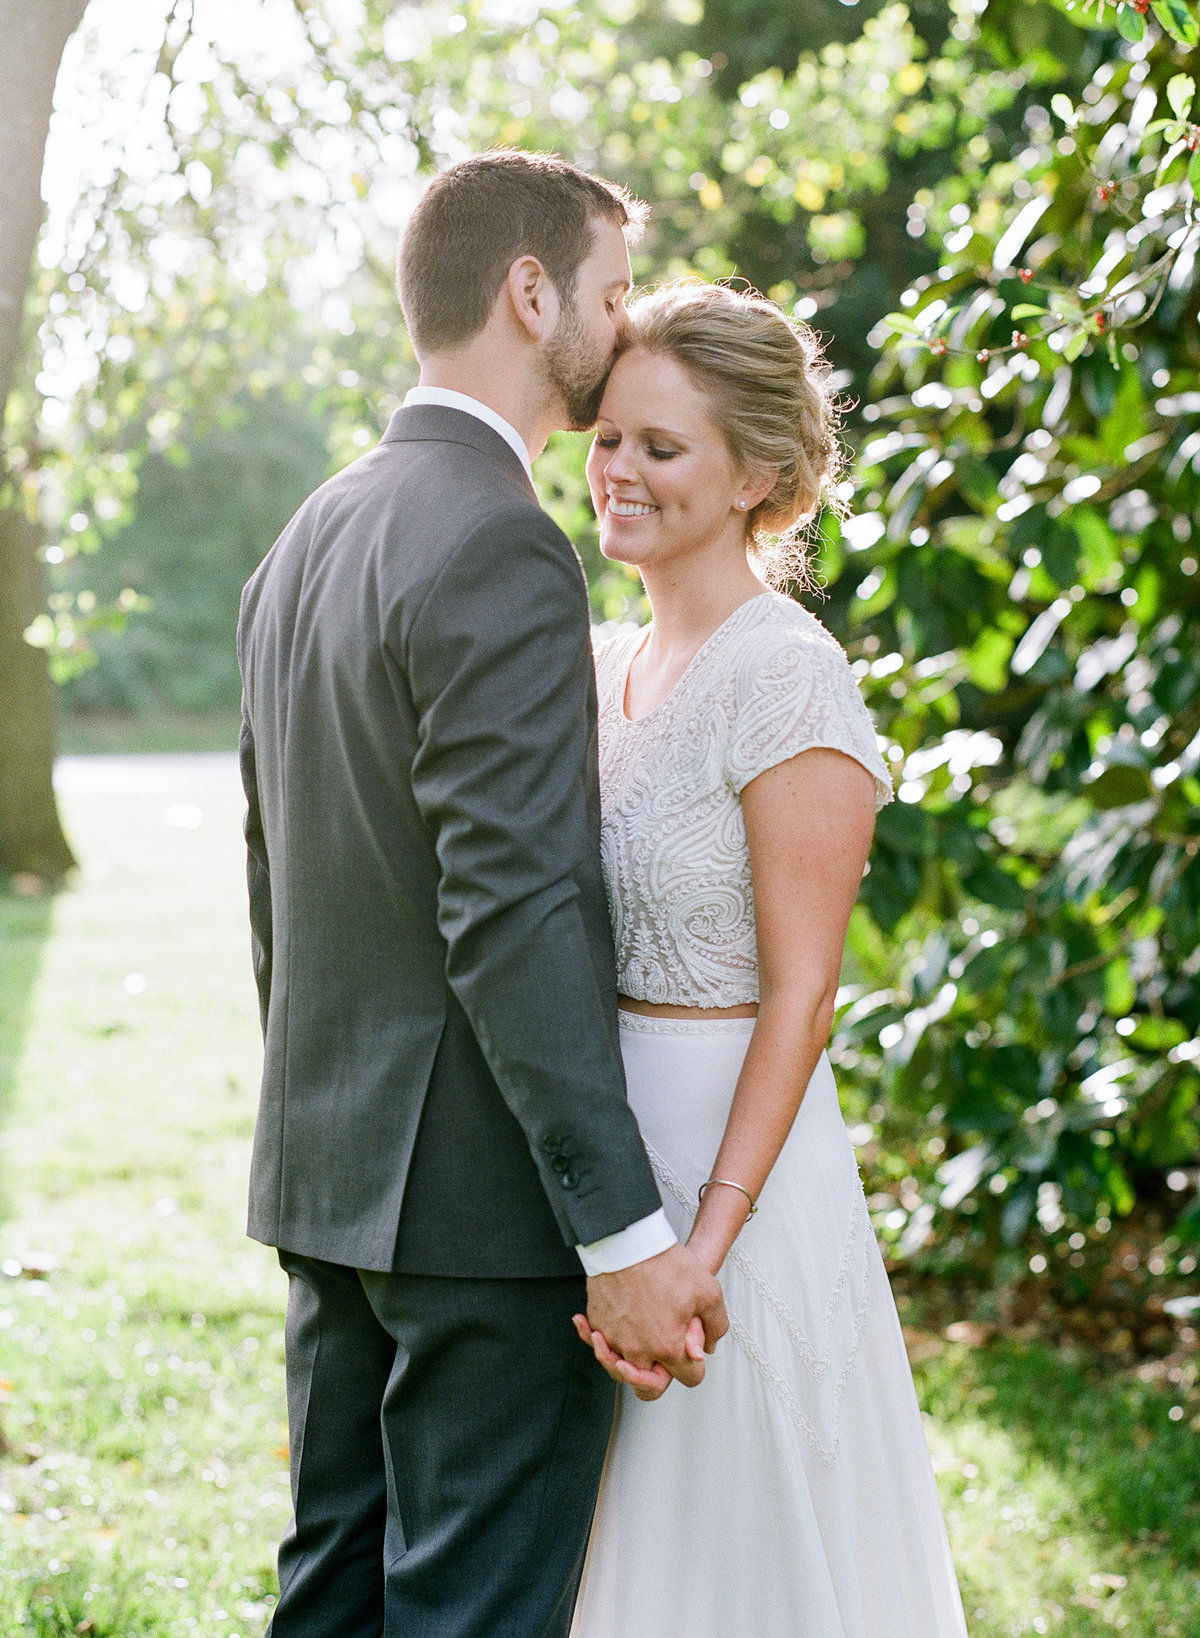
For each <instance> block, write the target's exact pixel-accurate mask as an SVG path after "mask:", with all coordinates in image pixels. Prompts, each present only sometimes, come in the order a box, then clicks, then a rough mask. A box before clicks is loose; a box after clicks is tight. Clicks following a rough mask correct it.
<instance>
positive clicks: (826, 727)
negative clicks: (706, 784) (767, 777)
mask: <svg viewBox="0 0 1200 1638" xmlns="http://www.w3.org/2000/svg"><path fill="white" fill-rule="evenodd" d="M762 614H763V618H761V620H760V621H759V622H757V629H756V630H755V632H754V641H753V642H751V643H747V644H746V645H745V646H744V648H743V649H742V652H741V654H740V655H739V663H738V665H737V667H736V673H735V677H734V687H733V702H732V703H733V712H732V720H731V722H730V724H729V734H728V738H727V740H726V751H725V766H726V777H727V778H728V780H729V783H730V785H731V786H732V788H733V790H734V791H735V792H736V793H737V794H738V795H739V796H740V795H741V793H742V791H743V790H744V789H745V787H746V786H747V785H748V784H749V783H750V781H751V780H752V779H756V778H757V777H758V775H759V774H761V773H765V772H766V770H767V769H768V768H773V767H775V766H776V765H777V764H778V763H780V762H786V761H787V760H788V759H789V758H790V757H793V756H798V755H799V754H800V753H801V752H802V751H811V750H818V749H821V750H830V751H841V752H843V753H844V754H845V755H846V756H851V757H853V758H854V760H855V761H856V762H858V763H860V764H861V765H862V767H864V768H865V769H866V770H867V772H868V773H869V774H870V775H871V777H872V778H873V779H874V781H875V807H876V811H878V810H879V809H880V808H881V807H883V806H884V804H885V803H887V802H890V801H891V799H892V782H891V779H890V777H889V775H888V770H887V765H886V763H885V762H884V760H883V758H882V757H881V756H880V754H879V748H878V746H877V744H876V741H875V730H874V727H873V726H872V723H871V718H870V716H869V715H868V713H867V708H866V705H865V703H864V702H863V698H862V695H861V694H860V693H859V689H858V684H857V682H856V680H855V677H854V674H853V672H852V671H851V670H850V665H849V662H848V661H847V659H846V656H845V653H844V652H843V650H842V648H841V645H840V644H839V643H838V642H837V641H836V639H835V638H833V637H832V636H830V634H829V633H828V632H827V631H826V630H825V628H824V626H822V625H821V623H820V622H819V621H818V620H816V619H814V618H813V616H812V615H810V614H808V613H807V611H806V610H804V609H802V608H800V607H799V606H798V605H796V604H790V605H788V604H786V601H785V599H783V598H780V599H779V600H778V602H776V601H775V600H774V599H766V598H764V599H763V600H762Z"/></svg>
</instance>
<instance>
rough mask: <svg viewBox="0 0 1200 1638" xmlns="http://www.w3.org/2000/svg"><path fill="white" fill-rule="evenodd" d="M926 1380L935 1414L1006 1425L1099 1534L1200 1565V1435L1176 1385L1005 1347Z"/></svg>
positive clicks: (1033, 1349) (943, 1361) (944, 1366)
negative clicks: (1191, 1424)
mask: <svg viewBox="0 0 1200 1638" xmlns="http://www.w3.org/2000/svg"><path fill="white" fill-rule="evenodd" d="M923 1374H924V1379H925V1388H926V1392H925V1402H926V1405H927V1408H928V1409H930V1410H931V1411H933V1413H934V1414H935V1415H940V1416H945V1417H947V1418H948V1419H950V1420H959V1419H962V1418H964V1417H968V1416H974V1417H977V1418H979V1419H981V1420H983V1421H986V1422H989V1423H994V1424H996V1425H997V1426H999V1427H1002V1428H1003V1430H1004V1432H1005V1434H1006V1435H1007V1436H1008V1437H1009V1438H1010V1439H1011V1440H1013V1441H1014V1442H1015V1443H1016V1444H1017V1445H1018V1446H1019V1447H1021V1448H1022V1449H1023V1450H1024V1452H1025V1453H1026V1455H1027V1456H1028V1457H1030V1458H1032V1459H1034V1460H1037V1461H1040V1462H1043V1463H1045V1464H1046V1465H1047V1466H1048V1467H1050V1468H1052V1469H1053V1470H1054V1471H1056V1472H1057V1473H1058V1475H1059V1476H1060V1477H1061V1478H1062V1479H1063V1481H1064V1482H1065V1484H1066V1485H1067V1487H1068V1488H1069V1491H1070V1493H1071V1495H1072V1496H1073V1498H1074V1500H1075V1503H1076V1505H1077V1507H1078V1510H1079V1515H1080V1519H1081V1521H1084V1522H1086V1523H1087V1524H1088V1525H1089V1526H1090V1527H1091V1529H1092V1530H1094V1531H1095V1533H1096V1534H1097V1535H1098V1536H1101V1537H1108V1538H1109V1539H1111V1540H1115V1541H1122V1542H1125V1543H1143V1544H1145V1545H1146V1546H1148V1547H1157V1548H1159V1549H1161V1550H1162V1551H1164V1552H1166V1553H1167V1554H1168V1555H1169V1556H1170V1557H1171V1558H1172V1559H1174V1560H1175V1561H1176V1562H1178V1563H1180V1564H1183V1565H1193V1566H1194V1565H1195V1564H1197V1563H1198V1562H1200V1462H1198V1461H1197V1449H1196V1447H1197V1436H1196V1433H1195V1432H1194V1431H1193V1430H1192V1429H1191V1428H1190V1427H1189V1425H1188V1420H1187V1415H1186V1412H1185V1414H1184V1415H1183V1416H1180V1415H1179V1408H1180V1406H1181V1401H1182V1394H1181V1393H1180V1392H1179V1391H1178V1390H1173V1389H1172V1385H1171V1384H1170V1383H1166V1384H1160V1383H1157V1382H1144V1381H1142V1380H1140V1379H1139V1378H1138V1377H1136V1376H1133V1375H1130V1374H1129V1373H1127V1372H1118V1371H1116V1370H1111V1369H1108V1368H1106V1366H1105V1365H1104V1364H1103V1362H1101V1361H1100V1360H1098V1359H1096V1358H1091V1359H1088V1360H1086V1361H1078V1362H1077V1361H1073V1360H1071V1359H1069V1358H1066V1357H1064V1356H1063V1355H1061V1354H1057V1353H1055V1352H1053V1351H1052V1350H1051V1349H1048V1348H1044V1347H1039V1346H1036V1345H1030V1346H1022V1345H1020V1344H1017V1343H1014V1342H1006V1341H1004V1340H998V1341H997V1342H996V1343H995V1344H993V1345H992V1346H991V1347H989V1348H985V1349H980V1350H978V1351H977V1352H974V1353H972V1354H970V1355H969V1356H966V1357H964V1356H963V1354H961V1353H959V1352H958V1351H957V1350H955V1351H954V1352H953V1353H950V1352H948V1353H947V1354H946V1355H943V1356H942V1358H940V1359H938V1360H936V1361H932V1362H931V1363H930V1366H929V1367H927V1368H926V1369H925V1371H924V1373H923ZM1173 1408H1174V1409H1175V1410H1176V1418H1175V1419H1173V1418H1172V1417H1171V1414H1170V1413H1171V1410H1172V1409H1173Z"/></svg>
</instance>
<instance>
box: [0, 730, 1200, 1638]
mask: <svg viewBox="0 0 1200 1638" xmlns="http://www.w3.org/2000/svg"><path fill="white" fill-rule="evenodd" d="M63 774H64V793H63V799H64V807H65V812H66V816H67V821H68V825H69V829H70V832H71V837H72V840H73V842H74V845H75V847H76V850H77V852H78V854H79V857H80V858H81V860H82V861H83V868H82V871H81V874H80V878H79V880H78V882H77V884H76V885H75V886H74V887H73V888H72V889H71V890H69V891H68V892H66V893H64V894H62V895H60V896H59V898H58V899H57V900H56V901H55V902H54V903H53V904H47V903H45V902H43V901H37V900H23V899H16V898H11V897H8V898H5V897H0V1142H2V1144H3V1148H2V1150H0V1260H2V1261H3V1266H4V1273H3V1275H0V1378H2V1379H3V1387H2V1388H0V1426H2V1428H3V1434H4V1438H5V1440H6V1441H7V1450H6V1452H5V1454H3V1455H2V1456H0V1638H17V1635H20V1634H25V1633H36V1634H40V1635H44V1638H50V1635H60V1634H61V1635H66V1634H72V1633H79V1634H91V1635H93V1638H138V1635H143V1634H144V1635H154V1638H167V1635H170V1638H175V1635H190V1634H193V1633H196V1634H206V1635H210V1638H217V1635H219V1638H243V1635H249V1634H257V1633H260V1632H261V1631H262V1628H263V1626H264V1625H265V1622H266V1618H267V1615H268V1614H269V1608H270V1598H271V1592H272V1588H273V1584H274V1583H273V1574H274V1572H273V1562H274V1550H275V1543H276V1540H277V1538H278V1535H279V1533H280V1530H281V1529H282V1527H283V1525H284V1523H285V1520H286V1517H287V1469H286V1462H285V1453H284V1442H285V1438H286V1430H285V1426H284V1403H283V1366H282V1343H281V1319H282V1308H283V1299H284V1281H283V1277H282V1275H281V1274H280V1273H279V1271H278V1268H277V1266H276V1264H275V1262H274V1259H273V1256H272V1254H271V1253H270V1252H268V1251H266V1250H264V1249H263V1248H262V1247H259V1246H255V1245H252V1244H251V1243H250V1242H249V1241H247V1240H246V1239H245V1238H244V1237H243V1234H242V1221H243V1208H244V1191H245V1176H246V1168H247V1162H248V1154H249V1141H250V1133H251V1125H252V1119H253V1109H254V1092H255V1082H256V1077H257V1067H258V1034H257V1020H256V1015H255V1008H254V999H253V993H252V988H251V983H250V975H249V959H248V952H247V938H246V933H245V928H244V906H243V887H242V858H241V844H240V834H239V819H240V800H239V796H238V790H237V785H236V778H235V775H234V772H233V767H232V762H231V760H230V759H228V758H219V757H218V758H213V757H206V756H195V757H182V758H180V757H171V758H165V757H164V758H159V757H146V758H137V759H114V760H110V759H85V760H83V761H78V762H72V763H69V764H67V765H66V766H65V768H64V770H63ZM919 1354H920V1355H921V1356H923V1357H920V1358H919V1359H918V1364H917V1374H918V1386H919V1389H920V1391H921V1395H922V1400H923V1403H924V1405H925V1408H926V1411H927V1413H928V1418H929V1434H930V1441H931V1444H932V1447H933V1450H934V1457H935V1462H936V1464H937V1467H938V1471H939V1476H940V1482H941V1485H942V1490H943V1495H944V1498H945V1502H946V1507H947V1513H948V1518H949V1523H950V1530H951V1536H952V1540H953V1543H954V1548H955V1553H956V1557H957V1560H958V1563H959V1567H960V1574H961V1578H962V1583H963V1591H964V1598H965V1602H966V1607H967V1611H968V1617H969V1620H970V1626H971V1631H972V1633H973V1634H974V1638H1008V1635H1010V1634H1014V1635H1017V1634H1026V1633H1056V1634H1063V1635H1066V1638H1085V1635H1088V1638H1091V1635H1100V1634H1108V1633H1111V1632H1113V1631H1124V1632H1126V1633H1128V1634H1129V1635H1130V1638H1200V1460H1198V1455H1200V1452H1198V1451H1197V1437H1196V1433H1195V1431H1193V1430H1192V1428H1191V1426H1190V1420H1189V1419H1190V1418H1191V1416H1192V1410H1191V1409H1190V1408H1188V1409H1187V1410H1186V1412H1185V1413H1184V1414H1182V1415H1180V1416H1178V1417H1177V1419H1173V1418H1172V1416H1171V1411H1172V1408H1173V1407H1175V1406H1177V1404H1179V1403H1181V1401H1183V1400H1184V1399H1185V1391H1184V1390H1185V1389H1186V1387H1187V1385H1188V1384H1187V1381H1185V1380H1183V1378H1177V1379H1176V1380H1171V1379H1169V1378H1161V1373H1160V1379H1156V1380H1149V1379H1146V1373H1143V1375H1142V1376H1139V1374H1138V1373H1137V1372H1126V1373H1114V1372H1113V1370H1112V1369H1111V1367H1110V1366H1107V1365H1105V1364H1104V1363H1102V1362H1101V1361H1099V1360H1096V1361H1091V1360H1089V1359H1087V1358H1083V1357H1079V1356H1074V1357H1067V1356H1066V1355H1059V1354H1055V1353H1052V1352H1049V1351H1046V1350H1045V1349H1040V1350H1039V1349H1036V1348H1034V1347H1033V1346H1031V1345H1024V1346H1023V1345H1021V1344H1019V1343H1017V1342H1015V1341H1007V1342H1005V1341H1001V1342H997V1343H993V1344H991V1345H990V1346H988V1347H980V1348H974V1349H972V1348H968V1347H966V1346H964V1345H960V1344H952V1343H944V1342H941V1343H939V1342H937V1341H935V1340H933V1339H929V1340H927V1342H926V1344H925V1346H923V1347H922V1348H921V1349H920V1350H919ZM1184 1375H1185V1376H1186V1373H1184ZM663 1638H684V1635H682V1634H680V1635H674V1634H666V1633H664V1635H663ZM730 1638H755V1635H754V1634H750V1633H746V1634H730ZM797 1638H801V1635H797ZM810 1638H824V1635H820V1634H813V1635H810Z"/></svg>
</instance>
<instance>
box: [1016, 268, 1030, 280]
mask: <svg viewBox="0 0 1200 1638" xmlns="http://www.w3.org/2000/svg"><path fill="white" fill-rule="evenodd" d="M1017 276H1018V278H1019V279H1020V281H1021V283H1022V284H1028V283H1029V281H1030V279H1032V277H1033V269H1032V267H1023V268H1022V269H1021V271H1020V273H1019V274H1018V275H1017Z"/></svg>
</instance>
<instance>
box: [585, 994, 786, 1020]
mask: <svg viewBox="0 0 1200 1638" xmlns="http://www.w3.org/2000/svg"><path fill="white" fill-rule="evenodd" d="M617 1005H618V1007H620V1009H621V1011H622V1012H637V1013H640V1014H641V1015H642V1017H643V1018H757V1017H758V1002H757V1001H745V1002H743V1003H742V1005H741V1006H739V1007H674V1006H672V1005H671V1004H670V1003H669V1002H666V1001H635V1000H634V998H633V996H632V995H618V997H617Z"/></svg>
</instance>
